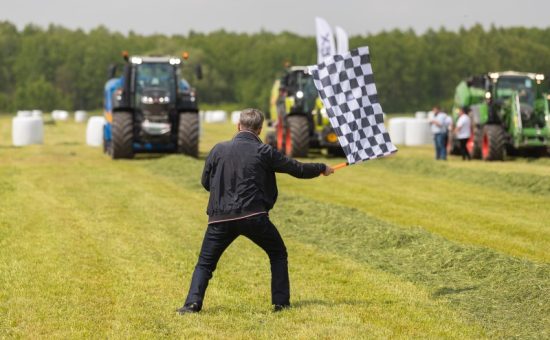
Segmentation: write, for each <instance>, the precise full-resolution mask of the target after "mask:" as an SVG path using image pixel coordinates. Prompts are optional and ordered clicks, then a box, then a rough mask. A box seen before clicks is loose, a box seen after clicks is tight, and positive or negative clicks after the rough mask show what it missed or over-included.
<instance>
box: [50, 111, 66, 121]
mask: <svg viewBox="0 0 550 340" xmlns="http://www.w3.org/2000/svg"><path fill="white" fill-rule="evenodd" d="M52 119H53V120H56V121H66V120H67V119H69V112H68V111H65V110H54V111H52Z"/></svg>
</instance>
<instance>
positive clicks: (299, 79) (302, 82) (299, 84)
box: [286, 71, 315, 95]
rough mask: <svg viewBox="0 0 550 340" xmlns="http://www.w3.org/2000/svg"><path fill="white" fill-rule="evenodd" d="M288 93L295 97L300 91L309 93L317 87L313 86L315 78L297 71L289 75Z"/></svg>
mask: <svg viewBox="0 0 550 340" xmlns="http://www.w3.org/2000/svg"><path fill="white" fill-rule="evenodd" d="M287 77H288V78H287V79H286V81H287V91H288V94H289V95H294V94H296V92H298V91H305V92H309V90H310V89H311V88H312V87H313V89H315V85H314V84H313V77H311V75H309V74H305V73H304V72H302V71H295V72H292V73H289V74H288V75H287Z"/></svg>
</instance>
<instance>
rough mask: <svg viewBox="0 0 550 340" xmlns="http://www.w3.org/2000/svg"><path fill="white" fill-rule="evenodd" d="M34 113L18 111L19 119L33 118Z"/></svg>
mask: <svg viewBox="0 0 550 340" xmlns="http://www.w3.org/2000/svg"><path fill="white" fill-rule="evenodd" d="M31 116H32V111H28V110H19V111H17V117H31Z"/></svg>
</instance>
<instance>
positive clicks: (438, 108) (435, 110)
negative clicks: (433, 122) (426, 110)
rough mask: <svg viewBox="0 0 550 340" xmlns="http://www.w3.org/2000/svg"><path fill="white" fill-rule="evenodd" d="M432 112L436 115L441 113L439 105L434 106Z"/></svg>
mask: <svg viewBox="0 0 550 340" xmlns="http://www.w3.org/2000/svg"><path fill="white" fill-rule="evenodd" d="M432 112H433V113H435V114H438V113H439V112H441V108H440V107H439V105H436V106H434V107H433V109H432Z"/></svg>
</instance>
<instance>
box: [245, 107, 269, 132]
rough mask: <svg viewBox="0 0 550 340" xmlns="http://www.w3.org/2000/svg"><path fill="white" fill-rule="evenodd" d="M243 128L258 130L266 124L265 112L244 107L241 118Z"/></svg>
mask: <svg viewBox="0 0 550 340" xmlns="http://www.w3.org/2000/svg"><path fill="white" fill-rule="evenodd" d="M239 123H240V124H241V129H242V130H248V131H253V132H257V131H258V130H260V129H261V128H262V125H263V124H264V114H263V112H262V111H260V110H258V109H244V110H242V112H241V116H240V118H239Z"/></svg>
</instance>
